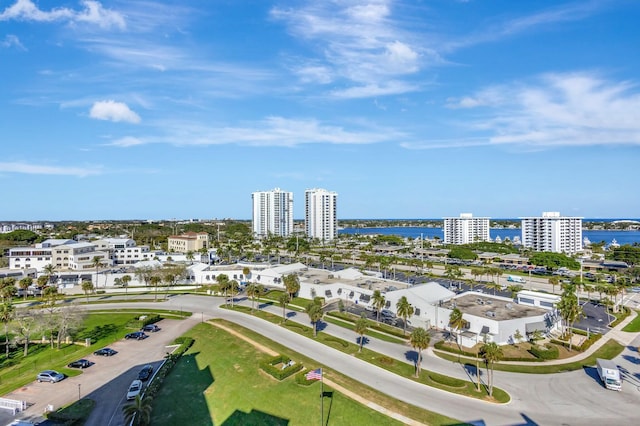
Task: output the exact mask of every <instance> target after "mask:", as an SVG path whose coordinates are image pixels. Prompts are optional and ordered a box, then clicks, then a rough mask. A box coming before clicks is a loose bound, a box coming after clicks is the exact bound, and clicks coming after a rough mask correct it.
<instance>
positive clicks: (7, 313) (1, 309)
mask: <svg viewBox="0 0 640 426" xmlns="http://www.w3.org/2000/svg"><path fill="white" fill-rule="evenodd" d="M14 312H15V308H14V307H13V305H12V304H11V301H8V302H5V303H3V304H2V305H0V322H2V324H4V349H5V356H6V358H7V359H8V358H9V323H10V322H11V320H13V314H14Z"/></svg>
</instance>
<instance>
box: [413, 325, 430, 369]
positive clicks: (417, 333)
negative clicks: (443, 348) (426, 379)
mask: <svg viewBox="0 0 640 426" xmlns="http://www.w3.org/2000/svg"><path fill="white" fill-rule="evenodd" d="M409 342H410V343H411V347H413V348H414V349H415V350H416V351H418V360H417V362H416V377H420V368H421V366H422V351H423V350H425V349H427V348H428V347H429V343H430V342H431V336H430V335H429V333H428V332H427V330H425V329H424V328H422V327H417V328H414V329H413V331H412V332H411V334H410V335H409Z"/></svg>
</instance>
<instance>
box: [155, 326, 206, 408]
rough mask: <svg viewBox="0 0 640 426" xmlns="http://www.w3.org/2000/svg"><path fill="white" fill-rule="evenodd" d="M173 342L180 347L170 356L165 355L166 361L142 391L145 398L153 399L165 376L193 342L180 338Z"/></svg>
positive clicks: (189, 339) (189, 338) (186, 338)
mask: <svg viewBox="0 0 640 426" xmlns="http://www.w3.org/2000/svg"><path fill="white" fill-rule="evenodd" d="M173 342H174V343H175V344H177V345H180V347H179V348H178V349H176V350H175V351H173V353H172V354H169V355H167V359H166V361H165V362H164V363H163V364H162V366H161V367H160V368H159V369H158V372H157V373H156V374H155V376H153V378H152V380H151V383H149V385H148V386H147V388H146V390H145V391H144V396H145V398H146V397H147V396H149V397H151V398H153V397H154V396H155V395H156V394H157V393H158V391H159V390H160V387H161V386H162V382H164V378H165V377H167V375H168V374H169V373H170V372H171V370H172V369H173V366H174V365H176V363H177V362H178V359H180V357H181V356H182V355H184V353H185V352H186V351H187V350H189V348H190V347H191V346H192V345H193V343H194V342H195V340H193V339H192V338H191V337H184V336H181V337H178V338H176V339H175V340H174V341H173Z"/></svg>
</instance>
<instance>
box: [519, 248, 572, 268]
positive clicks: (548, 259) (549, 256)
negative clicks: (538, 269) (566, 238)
mask: <svg viewBox="0 0 640 426" xmlns="http://www.w3.org/2000/svg"><path fill="white" fill-rule="evenodd" d="M529 262H530V263H531V264H532V265H537V266H544V267H546V268H548V269H557V268H561V267H565V268H569V269H573V270H574V271H576V270H578V269H580V262H578V261H577V260H575V259H572V258H570V257H569V256H567V255H565V254H562V253H550V252H536V253H533V254H532V255H531V256H530V257H529Z"/></svg>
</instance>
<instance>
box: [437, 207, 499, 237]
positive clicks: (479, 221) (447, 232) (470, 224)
mask: <svg viewBox="0 0 640 426" xmlns="http://www.w3.org/2000/svg"><path fill="white" fill-rule="evenodd" d="M490 240H491V237H490V235H489V218H488V217H473V215H472V214H471V213H462V214H460V217H445V218H444V243H445V244H470V243H475V242H477V241H490Z"/></svg>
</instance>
